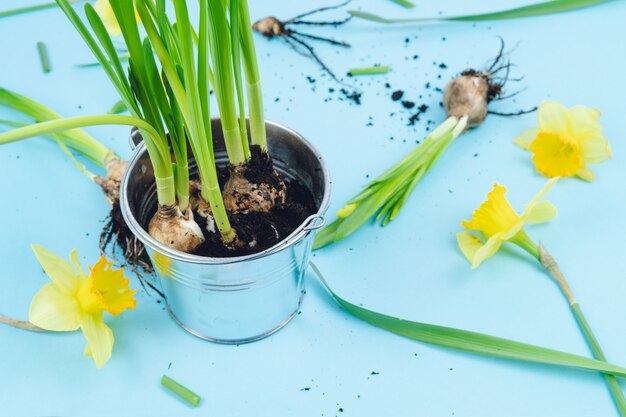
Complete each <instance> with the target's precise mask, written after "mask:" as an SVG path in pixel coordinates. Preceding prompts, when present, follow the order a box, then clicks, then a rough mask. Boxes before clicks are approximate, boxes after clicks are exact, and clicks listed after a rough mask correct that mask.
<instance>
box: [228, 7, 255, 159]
mask: <svg viewBox="0 0 626 417" xmlns="http://www.w3.org/2000/svg"><path fill="white" fill-rule="evenodd" d="M230 41H231V51H232V54H233V57H232V59H233V76H234V77H235V89H236V91H237V104H238V105H239V130H240V135H241V140H242V145H243V149H244V152H245V153H246V155H245V157H246V160H248V159H250V148H249V146H248V129H247V127H246V113H245V108H244V99H243V85H242V81H241V43H240V33H239V0H231V1H230ZM244 142H245V143H244Z"/></svg>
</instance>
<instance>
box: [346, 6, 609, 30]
mask: <svg viewBox="0 0 626 417" xmlns="http://www.w3.org/2000/svg"><path fill="white" fill-rule="evenodd" d="M610 1H613V0H552V1H546V2H543V3H536V4H531V5H529V6H523V7H517V8H514V9H508V10H502V11H499V12H493V13H480V14H473V15H463V16H450V17H422V18H402V19H389V18H385V17H382V16H378V15H375V14H373V13H368V12H362V11H360V10H348V13H349V14H350V15H352V16H354V17H357V18H359V19H364V20H369V21H371V22H376V23H384V24H389V23H419V22H428V21H433V20H452V21H465V22H474V21H481V20H501V19H517V18H520V17H531V16H542V15H546V14H554V13H562V12H567V11H571V10H578V9H583V8H586V7H591V6H596V5H599V4H602V3H608V2H610Z"/></svg>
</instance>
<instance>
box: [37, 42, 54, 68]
mask: <svg viewBox="0 0 626 417" xmlns="http://www.w3.org/2000/svg"><path fill="white" fill-rule="evenodd" d="M37 53H38V54H39V61H40V62H41V69H42V70H43V72H44V74H47V73H49V72H50V71H52V67H51V66H50V56H49V55H48V48H47V47H46V44H45V43H43V42H37Z"/></svg>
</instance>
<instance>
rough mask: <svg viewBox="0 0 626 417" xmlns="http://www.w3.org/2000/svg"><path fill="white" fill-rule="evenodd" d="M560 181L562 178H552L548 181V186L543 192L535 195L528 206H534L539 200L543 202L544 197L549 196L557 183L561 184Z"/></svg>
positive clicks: (544, 187) (546, 185) (545, 186)
mask: <svg viewBox="0 0 626 417" xmlns="http://www.w3.org/2000/svg"><path fill="white" fill-rule="evenodd" d="M560 179H561V178H560V177H555V178H550V179H549V180H548V181H546V184H545V185H544V186H543V188H542V189H541V191H539V192H538V193H537V194H535V196H534V197H533V199H532V200H530V203H528V205H529V206H530V205H532V204H535V203H537V202H538V201H539V200H541V199H542V198H543V197H545V195H546V194H548V192H549V191H550V190H551V189H552V187H554V185H555V184H556V183H557V182H559V180H560Z"/></svg>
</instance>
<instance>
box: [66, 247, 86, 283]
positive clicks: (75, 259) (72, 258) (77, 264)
mask: <svg viewBox="0 0 626 417" xmlns="http://www.w3.org/2000/svg"><path fill="white" fill-rule="evenodd" d="M70 261H72V263H73V264H74V268H76V270H77V271H78V273H79V274H80V275H82V276H83V277H84V278H86V277H87V274H85V271H84V270H83V267H82V266H81V264H80V261H79V260H78V251H77V250H76V249H74V250H72V251H71V252H70Z"/></svg>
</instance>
